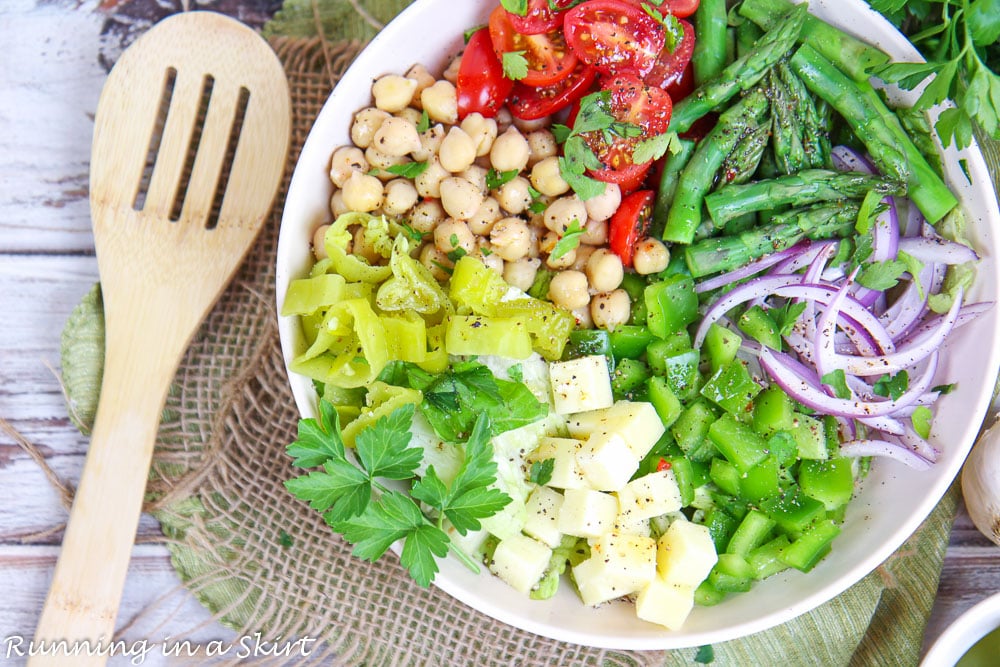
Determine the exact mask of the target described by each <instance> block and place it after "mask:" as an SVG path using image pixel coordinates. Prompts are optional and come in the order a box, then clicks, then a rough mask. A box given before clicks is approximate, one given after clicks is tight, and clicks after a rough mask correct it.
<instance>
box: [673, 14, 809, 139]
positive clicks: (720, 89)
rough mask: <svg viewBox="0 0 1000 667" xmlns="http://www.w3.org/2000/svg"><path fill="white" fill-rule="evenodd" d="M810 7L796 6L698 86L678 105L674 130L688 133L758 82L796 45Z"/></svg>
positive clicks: (675, 108)
mask: <svg viewBox="0 0 1000 667" xmlns="http://www.w3.org/2000/svg"><path fill="white" fill-rule="evenodd" d="M806 14H807V10H806V7H805V5H797V6H795V7H794V8H793V9H792V10H791V11H790V12H788V15H787V16H786V17H785V18H784V19H783V20H782V21H780V22H779V23H777V24H776V25H775V27H774V28H773V29H771V30H768V31H767V32H766V33H764V36H763V37H761V38H760V40H758V42H757V44H756V46H754V48H753V49H752V50H751V51H749V52H748V53H746V54H744V55H743V56H742V57H740V58H737V59H736V60H734V61H733V62H731V63H730V64H729V65H727V66H726V68H725V69H723V70H722V71H721V72H720V73H719V74H718V76H716V77H715V78H714V79H712V80H711V81H707V82H705V83H704V84H702V85H701V86H699V87H698V88H696V89H695V91H694V92H692V93H691V94H690V95H688V96H687V97H685V98H684V99H683V100H681V101H680V102H678V103H677V104H676V105H675V106H674V110H673V115H672V116H671V119H670V129H671V130H673V131H674V132H686V131H688V130H689V129H691V125H693V124H694V122H695V121H696V120H698V119H699V118H701V117H702V116H704V115H705V114H707V113H708V112H709V111H712V110H713V109H715V108H716V107H718V106H719V105H721V104H724V103H725V102H728V101H729V100H730V99H732V98H733V97H735V96H736V94H737V93H739V92H740V91H741V90H743V91H745V90H749V89H751V88H753V87H754V86H755V85H757V82H759V81H760V80H761V79H762V78H763V77H764V75H765V74H767V71H768V70H769V69H770V68H771V66H772V65H774V63H776V62H778V60H780V59H781V58H782V57H783V56H784V55H785V54H786V53H788V51H789V50H790V49H791V48H792V47H793V46H794V45H795V39H796V37H797V36H798V34H799V30H801V29H802V22H803V21H804V20H805V17H806Z"/></svg>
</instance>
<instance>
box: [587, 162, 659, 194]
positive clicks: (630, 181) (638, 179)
mask: <svg viewBox="0 0 1000 667" xmlns="http://www.w3.org/2000/svg"><path fill="white" fill-rule="evenodd" d="M652 165H653V162H652V161H649V162H643V163H642V164H627V165H624V166H622V167H620V168H618V169H590V170H587V175H588V176H590V177H591V178H594V179H597V180H598V181H604V182H605V183H615V184H617V185H618V189H620V190H621V191H622V194H623V195H626V194H629V193H631V192H635V191H636V190H638V189H639V187H640V186H641V185H642V183H643V181H644V180H646V174H648V173H649V168H650V167H651V166H652Z"/></svg>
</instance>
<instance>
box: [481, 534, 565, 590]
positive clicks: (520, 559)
mask: <svg viewBox="0 0 1000 667" xmlns="http://www.w3.org/2000/svg"><path fill="white" fill-rule="evenodd" d="M550 560H552V549H549V548H548V547H547V546H545V545H544V544H542V543H541V542H539V541H538V540H535V539H532V538H530V537H528V536H527V535H512V536H511V537H508V538H507V539H504V540H500V543H499V544H497V548H496V551H494V552H493V560H492V561H490V570H492V571H493V574H495V575H497V576H498V577H500V578H501V579H503V580H504V581H505V582H507V584H509V585H510V586H511V587H512V588H513V589H515V590H517V591H519V592H521V593H524V594H525V595H527V594H528V593H530V592H531V589H532V587H533V586H534V585H535V584H536V583H538V580H539V579H541V577H542V575H543V574H545V570H546V569H547V568H548V567H549V561H550Z"/></svg>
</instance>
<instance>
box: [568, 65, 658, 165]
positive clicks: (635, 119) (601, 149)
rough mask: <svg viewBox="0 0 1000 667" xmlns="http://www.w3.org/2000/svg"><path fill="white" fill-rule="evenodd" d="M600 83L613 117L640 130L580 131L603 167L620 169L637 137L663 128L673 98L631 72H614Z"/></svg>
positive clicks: (626, 162)
mask: <svg viewBox="0 0 1000 667" xmlns="http://www.w3.org/2000/svg"><path fill="white" fill-rule="evenodd" d="M601 87H602V88H603V89H605V90H607V91H609V92H610V93H611V97H610V104H609V109H608V112H609V113H610V114H611V115H612V116H614V118H615V120H618V121H622V122H625V123H630V124H631V125H637V126H639V128H641V130H642V132H641V134H639V135H638V136H632V137H623V136H619V135H616V134H612V133H610V132H600V131H594V132H586V133H584V134H583V135H582V136H583V138H584V140H585V141H586V142H587V145H588V146H589V147H590V149H591V150H592V151H594V154H595V155H597V158H598V159H599V160H600V161H601V163H602V164H604V165H605V167H607V168H608V169H613V170H619V171H620V170H622V169H624V168H626V167H628V166H631V165H632V152H633V151H634V150H635V147H636V145H637V144H638V143H639V142H640V141H642V140H643V139H647V138H650V137H654V136H656V135H659V134H663V133H664V132H666V131H667V127H668V126H669V125H670V113H671V112H672V111H673V102H672V101H671V100H670V95H668V94H667V93H666V91H664V90H663V89H662V88H656V87H654V86H650V85H649V84H646V83H643V82H642V81H641V80H639V79H637V78H636V77H634V76H624V75H623V76H617V77H615V78H613V79H611V80H610V81H604V82H603V83H602V85H601ZM609 140H610V141H609ZM595 178H596V176H595ZM602 180H608V179H602ZM640 180H641V178H640Z"/></svg>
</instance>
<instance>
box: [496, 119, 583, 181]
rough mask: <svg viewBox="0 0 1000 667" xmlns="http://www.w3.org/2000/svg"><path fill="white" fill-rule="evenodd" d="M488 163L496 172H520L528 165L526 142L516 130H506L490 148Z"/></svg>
mask: <svg viewBox="0 0 1000 667" xmlns="http://www.w3.org/2000/svg"><path fill="white" fill-rule="evenodd" d="M490 163H491V164H492V165H493V168H494V169H496V170H497V171H521V170H522V169H524V168H525V167H526V166H527V165H528V140H527V139H525V138H524V136H522V135H521V133H520V132H518V131H517V128H513V127H509V128H507V131H506V132H504V133H503V134H501V135H500V136H498V137H497V138H496V141H494V142H493V146H492V147H491V148H490ZM567 187H568V186H567Z"/></svg>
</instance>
